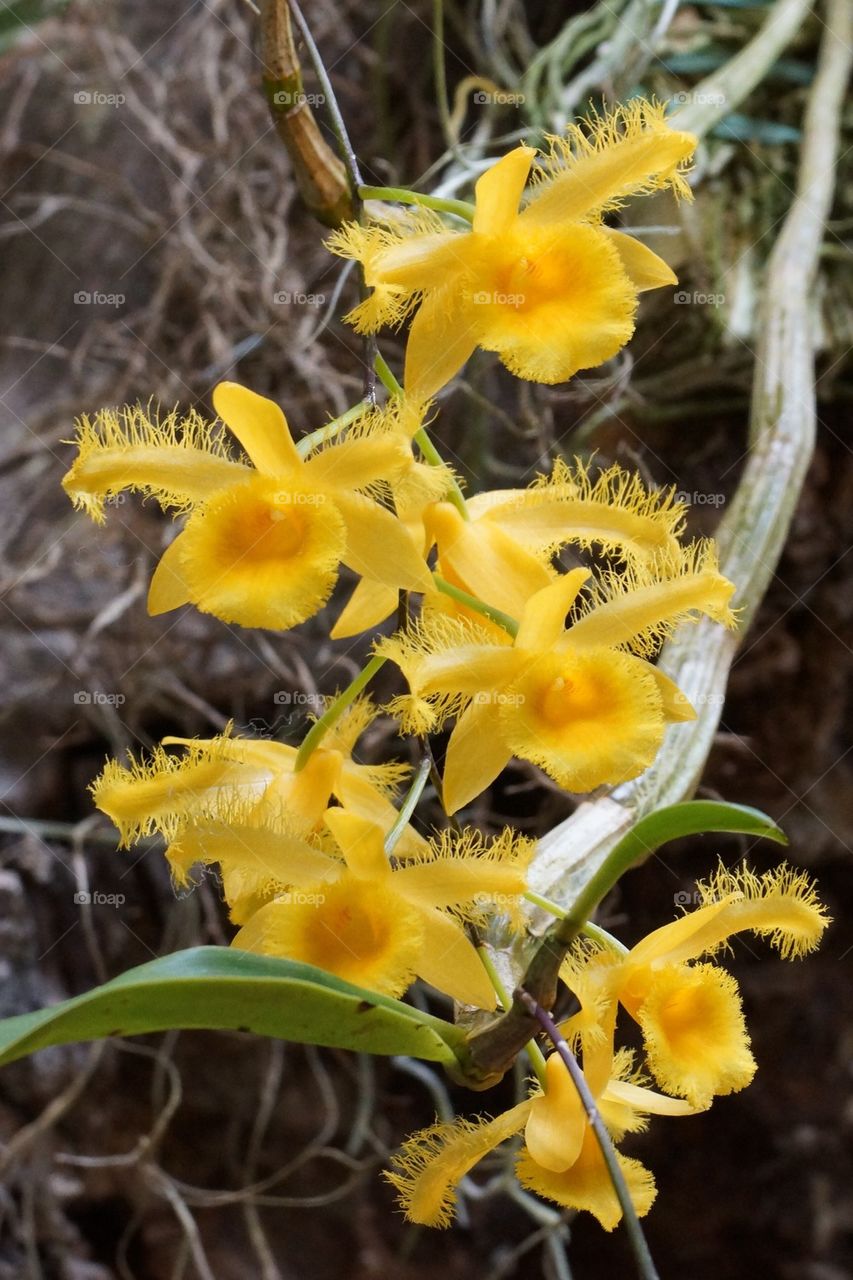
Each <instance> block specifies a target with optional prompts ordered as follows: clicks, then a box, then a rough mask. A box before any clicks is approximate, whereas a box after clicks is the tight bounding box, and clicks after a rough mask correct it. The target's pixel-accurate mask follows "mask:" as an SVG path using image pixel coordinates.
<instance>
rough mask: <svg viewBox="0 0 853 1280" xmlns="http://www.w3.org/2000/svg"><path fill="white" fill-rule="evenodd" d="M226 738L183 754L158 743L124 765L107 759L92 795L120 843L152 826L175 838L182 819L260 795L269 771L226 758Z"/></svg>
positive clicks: (212, 813) (214, 814)
mask: <svg viewBox="0 0 853 1280" xmlns="http://www.w3.org/2000/svg"><path fill="white" fill-rule="evenodd" d="M227 741H228V739H221V738H215V739H212V740H211V741H210V742H200V743H198V744H197V745H196V744H191V748H190V751H189V753H188V754H187V755H186V756H184V757H181V756H172V755H169V754H168V753H167V752H166V751H164V750H163V748H162V747H157V748H156V749H155V751H154V752H153V753H152V755H151V756H150V758H149V759H148V760H147V761H144V762H142V761H136V760H131V762H130V765H129V767H127V768H125V767H124V766H122V765H120V764H119V763H118V761H116V760H109V761H108V762H107V764H106V765H105V767H104V770H103V772H102V773H101V774H100V776H99V777H98V778H96V780H95V782H94V783H93V784H92V796H93V798H94V801H95V804H96V805H97V807H98V808H99V809H101V810H102V812H104V813H105V814H106V815H107V817H109V818H111V819H112V821H113V822H114V823H115V825H116V826H117V827H118V829H119V832H120V833H121V842H122V844H124V845H127V844H130V843H131V842H132V841H134V840H136V839H138V838H139V837H140V836H144V835H150V834H151V833H152V832H153V831H161V832H162V833H163V834H164V835H166V836H167V837H174V836H175V835H176V834H177V832H178V830H179V829H180V828H181V826H182V825H183V823H184V822H185V821H186V819H187V818H196V817H202V816H206V817H211V818H218V817H220V816H221V813H222V809H223V805H225V804H226V803H229V802H236V801H238V800H245V801H251V800H252V799H257V798H258V797H260V796H261V795H262V794H263V793H264V791H266V789H267V787H268V786H269V784H270V780H271V778H272V773H271V771H270V770H269V769H267V768H258V767H254V766H252V765H243V764H240V763H238V762H235V761H233V760H229V759H228V758H227V756H226V755H225V754H224V751H223V748H222V744H223V742H227Z"/></svg>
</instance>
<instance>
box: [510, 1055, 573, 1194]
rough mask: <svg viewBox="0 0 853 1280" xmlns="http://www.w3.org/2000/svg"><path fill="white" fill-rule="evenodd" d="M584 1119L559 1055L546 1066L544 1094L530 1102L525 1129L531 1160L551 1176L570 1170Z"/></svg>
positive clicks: (553, 1057) (549, 1060)
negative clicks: (548, 1171)
mask: <svg viewBox="0 0 853 1280" xmlns="http://www.w3.org/2000/svg"><path fill="white" fill-rule="evenodd" d="M586 1126H587V1118H586V1112H585V1111H584V1107H583V1103H582V1102H581V1099H580V1094H579V1093H578V1091H577V1089H576V1088H575V1085H574V1082H573V1080H572V1078H571V1076H570V1075H569V1072H568V1069H567V1067H566V1065H565V1063H564V1062H563V1060H562V1059H561V1057H560V1055H559V1054H558V1053H552V1054H551V1056H550V1058H549V1059H548V1061H547V1062H546V1064H545V1092H544V1093H543V1094H540V1095H538V1096H537V1097H535V1098H534V1099H533V1102H532V1103H531V1107H530V1116H529V1117H528V1120H527V1125H526V1127H525V1130H524V1142H525V1145H526V1147H527V1150H528V1152H529V1153H530V1156H531V1159H533V1160H535V1162H536V1164H537V1165H540V1166H541V1167H542V1168H543V1169H548V1170H550V1171H551V1172H552V1173H563V1172H564V1171H565V1170H566V1169H570V1168H571V1167H572V1165H573V1164H574V1163H575V1161H576V1160H577V1158H578V1156H579V1155H580V1153H581V1147H582V1146H583V1140H584V1133H585V1131H586Z"/></svg>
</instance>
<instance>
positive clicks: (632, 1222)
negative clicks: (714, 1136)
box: [519, 991, 660, 1280]
mask: <svg viewBox="0 0 853 1280" xmlns="http://www.w3.org/2000/svg"><path fill="white" fill-rule="evenodd" d="M519 994H520V999H521V1001H522V1003H523V1004H524V1006H525V1008H526V1009H527V1011H528V1013H529V1014H530V1016H531V1017H532V1018H535V1019H536V1021H537V1022H538V1023H539V1025H540V1027H541V1028H542V1030H543V1031H544V1032H545V1033H546V1035H547V1036H548V1037H549V1039H550V1040H551V1042H552V1044H553V1045H554V1048H555V1049H556V1051H557V1053H558V1054H559V1055H560V1058H561V1059H562V1061H563V1062H564V1063H565V1065H566V1070H567V1071H568V1073H569V1075H570V1076H571V1077H572V1083H573V1084H574V1086H575V1088H576V1089H577V1091H578V1094H579V1096H580V1100H581V1102H582V1103H583V1108H584V1111H585V1112H586V1114H587V1118H588V1120H589V1124H590V1128H591V1129H592V1131H593V1133H594V1134H595V1136H596V1138H597V1139H598V1145H599V1147H600V1148H601V1155H602V1158H603V1160H604V1163H605V1164H606V1165H607V1172H608V1174H609V1175H610V1181H611V1182H612V1183H613V1190H614V1191H615V1192H616V1197H617V1199H618V1201H619V1204H620V1205H621V1206H622V1216H623V1218H624V1221H625V1229H626V1231H627V1232H628V1239H629V1240H630V1242H631V1249H632V1251H633V1254H634V1259H635V1261H636V1263H637V1273H638V1275H639V1276H640V1277H641V1278H642V1280H660V1278H659V1276H658V1272H657V1269H656V1267H655V1264H654V1262H653V1261H652V1255H651V1254H650V1253H649V1246H648V1244H647V1243H646V1237H645V1236H644V1235H643V1229H642V1227H641V1226H640V1220H639V1218H638V1217H637V1211H636V1209H635V1208H634V1202H633V1200H632V1199H631V1193H630V1191H629V1190H628V1184H627V1183H626V1181H625V1175H624V1174H623V1172H622V1168H621V1166H620V1164H619V1157H618V1156H617V1154H616V1150H615V1148H614V1146H613V1143H612V1141H611V1138H610V1134H609V1133H608V1132H607V1126H606V1125H605V1123H604V1121H603V1120H602V1118H601V1113H600V1112H599V1110H598V1107H597V1106H596V1102H595V1098H594V1097H593V1096H592V1093H591V1092H590V1089H589V1085H588V1084H587V1082H586V1080H585V1079H584V1074H583V1072H582V1071H581V1069H580V1067H579V1066H578V1063H577V1059H576V1058H575V1055H574V1054H573V1053H572V1051H571V1049H570V1048H569V1046H568V1044H567V1043H566V1041H565V1039H564V1038H563V1036H562V1035H561V1034H560V1030H559V1028H558V1027H557V1025H556V1023H555V1022H554V1020H553V1018H551V1017H550V1016H549V1015H548V1013H547V1012H546V1011H545V1010H544V1009H543V1008H542V1006H541V1005H539V1004H537V1002H536V1001H535V1000H534V999H533V997H532V996H529V995H528V994H527V992H526V991H522V992H520V993H519Z"/></svg>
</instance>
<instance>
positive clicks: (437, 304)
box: [405, 286, 482, 400]
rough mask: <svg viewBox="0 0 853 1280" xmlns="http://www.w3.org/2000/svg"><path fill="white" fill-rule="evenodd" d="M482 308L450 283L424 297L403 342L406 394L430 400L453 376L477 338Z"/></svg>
mask: <svg viewBox="0 0 853 1280" xmlns="http://www.w3.org/2000/svg"><path fill="white" fill-rule="evenodd" d="M481 310H482V308H478V307H477V306H476V305H473V304H471V303H469V302H467V301H466V300H464V299H463V298H462V297H461V296H460V294H459V292H458V291H453V290H452V289H451V288H450V287H449V286H448V287H447V288H440V289H436V290H435V291H434V292H432V293H430V294H429V295H428V297H426V298H425V299H424V301H423V302H422V303H421V305H420V307H419V308H418V313H417V315H416V316H415V318H414V320H413V321H412V325H411V328H410V329H409V340H408V342H407V343H406V366H405V385H406V391H407V393H408V394H409V395H412V396H415V397H416V398H417V399H421V400H431V399H432V397H433V396H434V395H435V393H436V392H437V391H440V390H441V388H442V387H443V386H446V384H447V383H448V382H449V381H450V380H451V378H453V377H455V375H456V374H457V373H458V372H459V370H460V369H461V368H462V366H463V364H464V363H465V361H466V360H467V359H468V357H469V356H470V355H472V354H473V352H474V351H475V349H476V347H477V344H478V342H479V340H480V319H481V317H480V315H479V314H478V313H479V312H480V311H481Z"/></svg>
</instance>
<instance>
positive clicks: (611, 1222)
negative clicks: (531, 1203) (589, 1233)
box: [515, 1127, 657, 1231]
mask: <svg viewBox="0 0 853 1280" xmlns="http://www.w3.org/2000/svg"><path fill="white" fill-rule="evenodd" d="M617 1159H618V1161H619V1166H620V1168H621V1170H622V1174H623V1176H624V1178H625V1182H626V1183H627V1186H628V1194H629V1195H630V1197H631V1200H632V1202H633V1204H634V1209H635V1211H636V1213H637V1216H638V1217H640V1218H642V1217H644V1216H645V1215H646V1214H647V1213H648V1211H649V1209H650V1208H651V1207H652V1204H653V1203H654V1199H655V1196H656V1194H657V1191H656V1188H655V1182H654V1178H653V1177H652V1175H651V1173H650V1172H649V1170H648V1169H647V1168H646V1167H645V1166H644V1165H642V1164H640V1162H639V1160H631V1159H629V1158H628V1157H627V1156H623V1155H619V1154H618V1153H617ZM515 1172H516V1175H517V1177H518V1180H519V1182H520V1183H521V1185H522V1186H523V1187H526V1188H527V1189H528V1191H535V1192H536V1193H537V1195H540V1196H544V1198H545V1199H546V1200H553V1201H554V1202H555V1203H556V1204H559V1205H562V1206H563V1208H565V1209H577V1210H586V1211H587V1212H588V1213H591V1214H592V1215H593V1217H595V1218H597V1219H598V1221H599V1222H600V1223H601V1225H602V1227H604V1230H605V1231H612V1230H613V1228H614V1227H615V1226H616V1225H617V1224H618V1223H619V1221H620V1219H621V1217H622V1209H621V1206H620V1204H619V1201H618V1200H617V1198H616V1192H615V1191H614V1190H613V1183H612V1182H611V1181H610V1174H609V1173H608V1172H607V1166H606V1164H605V1163H604V1158H603V1156H602V1154H601V1148H600V1147H599V1145H598V1140H597V1139H596V1137H595V1134H594V1133H593V1132H592V1130H591V1129H590V1128H589V1127H587V1129H586V1132H585V1135H584V1140H583V1146H582V1147H581V1151H580V1155H579V1156H578V1158H577V1160H576V1161H575V1163H574V1164H573V1165H572V1167H571V1168H570V1169H566V1170H565V1171H564V1172H562V1173H554V1172H552V1171H551V1170H549V1169H544V1168H543V1167H542V1166H541V1165H539V1164H537V1163H536V1161H535V1160H534V1159H533V1157H532V1156H531V1155H530V1153H529V1152H528V1151H526V1150H523V1151H522V1152H521V1155H520V1156H519V1158H518V1161H517V1162H516V1166H515Z"/></svg>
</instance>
